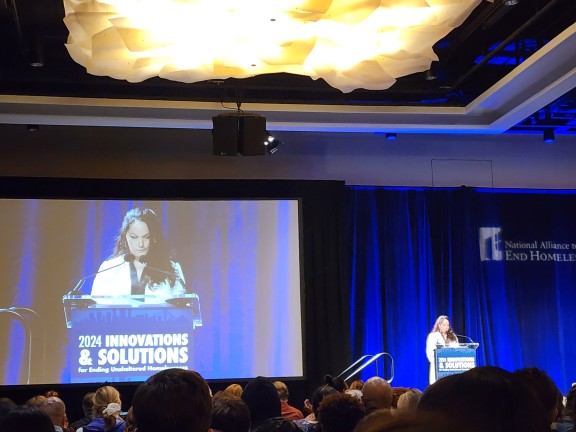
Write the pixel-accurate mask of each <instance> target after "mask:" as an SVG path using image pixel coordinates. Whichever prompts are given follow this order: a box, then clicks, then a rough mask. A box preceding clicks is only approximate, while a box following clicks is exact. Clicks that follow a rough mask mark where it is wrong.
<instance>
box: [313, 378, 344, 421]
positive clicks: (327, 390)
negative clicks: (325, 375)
mask: <svg viewBox="0 0 576 432" xmlns="http://www.w3.org/2000/svg"><path fill="white" fill-rule="evenodd" d="M336 393H338V390H336V389H334V388H333V387H330V386H329V385H323V386H320V387H318V388H317V389H316V390H314V391H313V392H312V396H310V403H311V404H312V412H313V413H314V416H316V418H318V407H319V406H320V404H321V403H322V401H323V400H324V398H325V397H326V396H328V395H331V394H336Z"/></svg>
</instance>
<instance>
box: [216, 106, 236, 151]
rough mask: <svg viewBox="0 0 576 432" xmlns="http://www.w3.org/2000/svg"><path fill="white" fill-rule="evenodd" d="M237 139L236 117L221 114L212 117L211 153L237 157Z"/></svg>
mask: <svg viewBox="0 0 576 432" xmlns="http://www.w3.org/2000/svg"><path fill="white" fill-rule="evenodd" d="M238 137H239V134H238V116H236V115H228V114H221V115H218V116H215V117H212V153H213V154H214V155H216V156H236V155H238V147H239V145H238Z"/></svg>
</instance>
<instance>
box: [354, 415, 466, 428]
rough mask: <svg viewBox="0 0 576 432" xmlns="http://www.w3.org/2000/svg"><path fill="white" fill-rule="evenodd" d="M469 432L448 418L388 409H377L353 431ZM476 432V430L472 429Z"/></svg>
mask: <svg viewBox="0 0 576 432" xmlns="http://www.w3.org/2000/svg"><path fill="white" fill-rule="evenodd" d="M462 431H466V432H470V431H469V429H468V428H467V425H464V427H463V425H461V424H457V423H454V422H452V421H451V420H450V419H448V418H446V417H444V416H442V415H438V414H434V413H424V412H421V413H419V414H418V415H417V416H415V415H413V414H410V413H398V414H395V415H392V413H391V412H390V411H388V410H377V411H374V412H373V413H372V414H369V415H367V416H366V417H364V418H363V419H362V420H360V421H359V422H358V424H357V425H356V428H355V429H354V432H462ZM472 432H476V431H472Z"/></svg>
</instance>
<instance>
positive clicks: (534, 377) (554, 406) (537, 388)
mask: <svg viewBox="0 0 576 432" xmlns="http://www.w3.org/2000/svg"><path fill="white" fill-rule="evenodd" d="M514 375H516V376H517V377H518V378H520V379H521V380H522V381H524V383H525V384H526V385H527V386H528V387H529V388H530V389H531V391H533V392H534V395H535V396H536V398H537V399H538V401H539V402H540V404H541V405H542V409H543V410H544V412H545V413H546V414H547V416H548V419H549V420H550V422H549V423H550V424H552V423H553V422H554V421H555V420H556V417H557V414H558V413H557V410H558V394H559V393H560V390H559V389H558V387H557V386H556V384H555V383H554V381H552V378H550V377H549V376H548V374H547V373H546V372H544V371H543V370H541V369H538V368H535V367H531V368H524V369H518V370H517V371H514Z"/></svg>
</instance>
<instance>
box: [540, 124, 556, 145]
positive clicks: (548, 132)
mask: <svg viewBox="0 0 576 432" xmlns="http://www.w3.org/2000/svg"><path fill="white" fill-rule="evenodd" d="M555 139H556V137H555V136H554V129H552V128H547V129H544V133H543V135H542V140H543V141H544V142H545V143H546V144H550V143H553V142H554V140H555Z"/></svg>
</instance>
